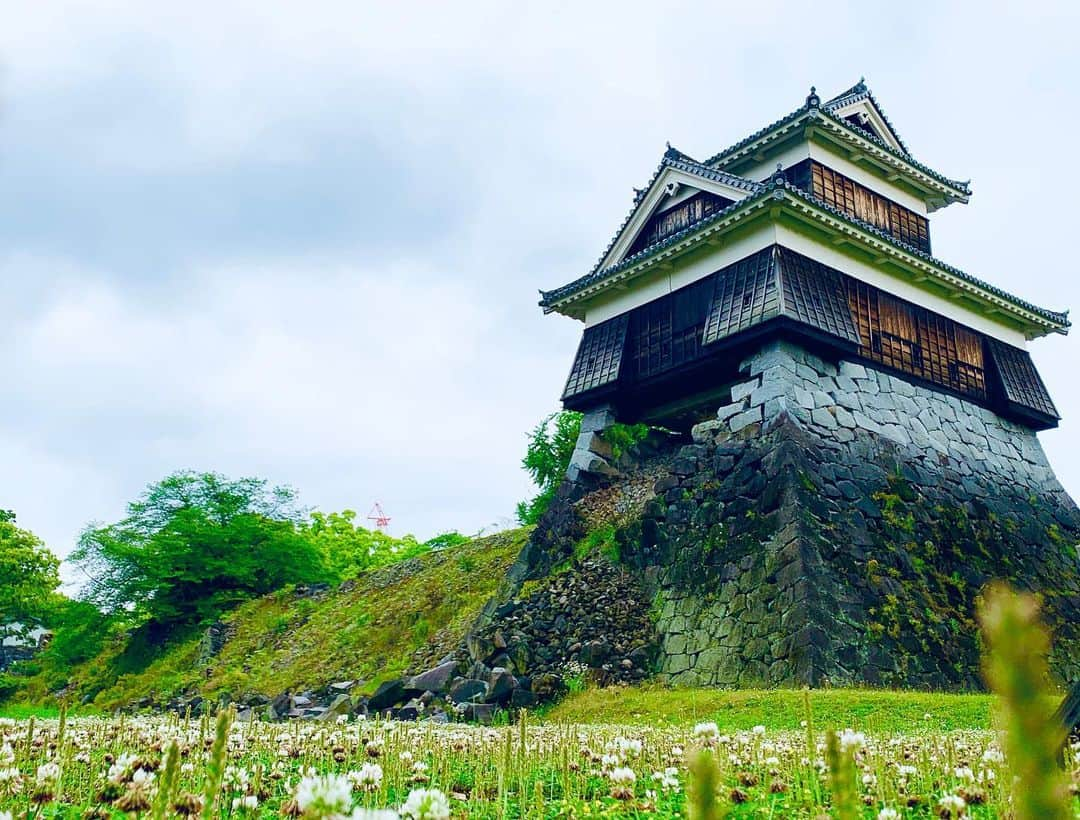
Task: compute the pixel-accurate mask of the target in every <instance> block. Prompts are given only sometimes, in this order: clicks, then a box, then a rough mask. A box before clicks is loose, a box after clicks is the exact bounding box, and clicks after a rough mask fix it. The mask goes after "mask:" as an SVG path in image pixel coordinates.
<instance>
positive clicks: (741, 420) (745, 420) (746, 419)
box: [728, 407, 763, 433]
mask: <svg viewBox="0 0 1080 820" xmlns="http://www.w3.org/2000/svg"><path fill="white" fill-rule="evenodd" d="M762 418H763V417H762V408H760V407H753V408H751V409H749V410H746V411H745V412H742V413H738V414H736V415H734V416H732V417H731V420H730V421H729V422H728V426H729V427H730V429H731V432H732V433H737V432H739V431H740V430H742V429H743V428H744V427H746V426H748V425H750V424H754V423H755V422H760V421H762Z"/></svg>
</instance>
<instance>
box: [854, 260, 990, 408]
mask: <svg viewBox="0 0 1080 820" xmlns="http://www.w3.org/2000/svg"><path fill="white" fill-rule="evenodd" d="M847 291H848V301H849V303H850V305H851V312H852V315H853V317H854V319H855V327H856V328H857V329H858V332H859V353H860V354H861V355H862V356H865V357H866V358H868V359H870V360H872V361H875V362H880V363H881V364H883V365H885V366H886V367H889V368H892V369H894V370H899V371H900V372H902V373H909V374H911V375H913V376H918V377H919V378H922V379H926V380H927V381H930V382H933V383H935V384H939V385H942V386H943V387H948V388H950V389H952V390H955V391H957V392H958V393H964V394H966V395H970V396H974V397H978V398H985V397H986V365H985V357H984V352H983V339H982V336H980V335H979V334H978V333H976V332H975V331H973V330H969V329H968V328H966V327H964V326H962V325H959V324H957V323H956V322H954V321H952V320H951V319H946V318H945V317H944V316H940V315H938V314H936V313H931V312H930V311H928V310H926V309H924V308H921V307H918V306H916V305H913V304H911V303H910V302H905V301H904V300H902V299H897V298H896V297H894V296H890V295H889V294H887V293H884V292H883V291H880V290H878V289H877V288H875V287H871V286H870V285H867V284H866V283H864V282H860V281H858V280H856V279H852V278H850V277H848V278H847Z"/></svg>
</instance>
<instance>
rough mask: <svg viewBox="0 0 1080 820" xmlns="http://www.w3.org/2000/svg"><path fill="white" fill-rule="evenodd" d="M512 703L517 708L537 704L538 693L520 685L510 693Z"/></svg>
mask: <svg viewBox="0 0 1080 820" xmlns="http://www.w3.org/2000/svg"><path fill="white" fill-rule="evenodd" d="M510 705H511V706H512V707H514V708H515V709H522V708H527V707H529V706H535V705H536V695H534V694H533V693H532V692H530V691H529V690H528V689H521V688H520V687H519V688H517V689H515V690H514V691H513V692H511V693H510Z"/></svg>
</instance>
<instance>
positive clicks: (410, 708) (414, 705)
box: [394, 698, 424, 720]
mask: <svg viewBox="0 0 1080 820" xmlns="http://www.w3.org/2000/svg"><path fill="white" fill-rule="evenodd" d="M423 713H424V704H423V703H421V702H420V701H419V700H417V699H416V698H413V699H412V700H410V701H409V702H408V703H406V704H405V705H404V706H402V707H401V708H400V709H398V710H397V713H396V714H395V715H394V717H396V718H397V719H398V720H416V719H417V718H418V717H420V715H422V714H423Z"/></svg>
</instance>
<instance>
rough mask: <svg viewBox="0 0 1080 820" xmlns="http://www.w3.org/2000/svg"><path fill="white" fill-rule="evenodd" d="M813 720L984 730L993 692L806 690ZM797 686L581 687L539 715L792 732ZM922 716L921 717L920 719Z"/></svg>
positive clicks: (799, 710)
mask: <svg viewBox="0 0 1080 820" xmlns="http://www.w3.org/2000/svg"><path fill="white" fill-rule="evenodd" d="M807 694H808V695H809V698H810V705H811V710H812V712H813V720H814V725H815V726H817V727H818V728H821V729H827V728H849V727H850V728H853V729H860V730H869V731H874V732H913V731H920V730H947V729H986V728H990V726H991V721H992V712H993V706H994V698H993V697H992V696H990V695H948V694H941V693H935V692H895V691H889V690H869V689H824V690H815V691H812V692H809V693H807ZM807 694H804V693H803V692H802V691H800V690H790V689H777V690H770V691H765V690H759V689H750V690H737V691H731V690H723V689H669V688H666V687H661V686H642V687H616V688H611V689H587V690H586V691H584V692H578V693H576V694H573V695H570V696H569V697H567V698H566V699H565V700H563V701H562V702H561V703H559V704H558V705H557V706H555V707H554V708H553V709H551V710H550V711H549V712H548V713H547V715H546V719H547V720H548V721H551V722H567V723H612V724H621V725H648V726H679V727H686V726H691V725H693V724H694V723H696V722H698V721H706V720H709V721H715V722H716V723H717V724H718V725H719V726H720V729H721V731H735V730H739V729H751V728H753V727H754V726H758V725H762V726H765V727H766V728H768V729H770V730H784V729H791V730H797V729H799V727H800V723H801V721H803V720H805V719H806V717H807V712H806V706H805V698H806V696H807ZM927 715H929V717H926V716H927Z"/></svg>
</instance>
